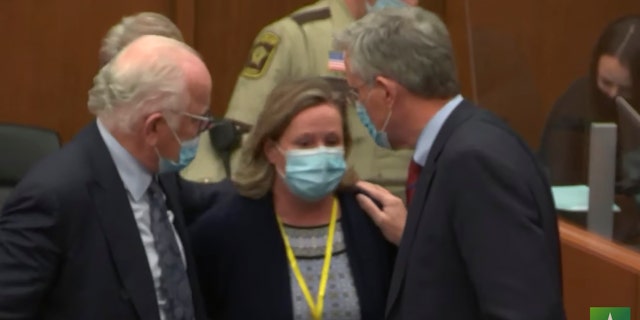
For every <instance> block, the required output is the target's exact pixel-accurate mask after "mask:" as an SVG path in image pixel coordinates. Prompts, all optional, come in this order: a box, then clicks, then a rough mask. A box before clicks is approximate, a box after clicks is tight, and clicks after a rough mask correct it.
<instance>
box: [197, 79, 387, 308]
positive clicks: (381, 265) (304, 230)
mask: <svg viewBox="0 0 640 320" xmlns="http://www.w3.org/2000/svg"><path fill="white" fill-rule="evenodd" d="M340 101H342V100H340V99H336V95H335V92H334V91H333V90H332V88H331V86H330V85H329V84H328V83H327V82H326V81H325V80H323V79H321V78H309V79H303V80H297V81H291V82H287V83H283V84H281V85H279V86H278V87H276V88H275V89H274V90H273V92H272V93H271V94H270V96H269V97H268V99H267V101H266V105H265V108H264V111H263V112H262V114H261V115H260V117H259V118H258V121H257V123H256V125H255V126H254V128H253V131H252V132H251V133H250V136H249V138H248V140H247V141H246V142H245V144H244V150H243V152H244V153H243V163H242V166H241V167H239V168H238V170H237V172H236V175H235V176H234V179H233V183H234V185H235V189H236V190H235V192H233V194H232V195H231V196H230V197H228V198H227V199H225V200H220V202H219V203H218V204H216V205H215V206H214V207H213V208H211V210H210V211H209V212H208V213H206V214H205V215H204V216H203V217H202V218H201V219H200V220H199V221H198V222H197V223H196V225H194V226H193V228H192V243H193V246H194V254H195V257H196V264H197V266H198V270H199V276H200V282H201V288H202V290H203V295H204V297H205V303H206V304H207V308H208V312H209V316H210V317H212V318H213V319H242V320H245V319H278V320H287V319H320V318H322V319H327V320H330V319H334V320H339V319H367V320H369V319H383V318H384V312H385V309H384V306H385V300H386V296H387V291H388V284H389V280H390V275H391V272H392V262H393V259H394V250H395V249H394V246H393V245H391V244H390V243H388V242H387V241H386V240H385V239H384V237H383V235H382V233H381V232H380V230H379V229H378V228H377V227H376V226H375V224H374V223H373V222H372V221H370V220H369V218H368V216H367V214H366V213H365V212H364V211H363V210H362V209H360V207H359V205H358V203H357V202H356V198H355V194H356V193H355V191H354V188H353V187H352V184H353V182H354V180H355V177H354V175H353V173H352V172H351V171H350V170H349V169H347V165H346V163H345V156H346V153H347V152H348V151H349V147H350V146H351V138H350V136H349V130H348V128H347V121H346V119H345V109H344V108H345V105H344V104H345V103H344V101H342V102H340Z"/></svg>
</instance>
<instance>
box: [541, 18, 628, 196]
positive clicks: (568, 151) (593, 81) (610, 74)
mask: <svg viewBox="0 0 640 320" xmlns="http://www.w3.org/2000/svg"><path fill="white" fill-rule="evenodd" d="M617 96H622V97H624V98H625V99H626V100H627V101H629V102H630V103H631V105H633V106H635V108H640V16H638V15H633V16H626V17H622V18H620V19H618V20H616V21H614V22H612V23H611V24H610V25H608V26H607V27H606V28H605V30H604V31H603V33H602V34H601V35H600V37H599V38H598V42H597V43H596V46H595V48H594V51H593V55H592V58H591V66H590V70H589V76H588V77H584V78H581V79H579V80H577V81H576V82H574V83H573V84H572V85H571V86H570V87H569V89H568V90H567V91H566V92H565V93H564V94H563V95H562V96H561V97H560V98H559V99H558V100H557V101H556V103H555V105H554V106H553V109H552V110H551V113H550V114H549V117H548V119H547V123H546V125H545V129H544V132H543V136H542V141H541V144H540V151H539V153H540V157H541V159H542V161H543V162H544V164H545V165H546V167H547V169H548V170H549V175H550V178H551V183H552V185H573V184H587V182H588V164H589V130H590V126H591V123H592V122H613V123H618V112H617V108H616V104H615V102H614V98H615V97H617ZM618 141H620V139H618ZM620 145H621V144H620V143H619V146H620ZM620 154H621V153H620V148H618V161H617V163H618V165H617V172H618V174H617V179H616V181H620V180H622V179H623V173H622V171H623V170H622V168H623V166H622V165H621V163H622V160H621V159H622V157H621V156H620Z"/></svg>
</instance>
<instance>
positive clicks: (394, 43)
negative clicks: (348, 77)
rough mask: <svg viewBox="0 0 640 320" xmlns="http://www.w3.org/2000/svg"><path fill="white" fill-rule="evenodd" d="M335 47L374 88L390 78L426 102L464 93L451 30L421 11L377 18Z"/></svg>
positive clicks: (387, 12)
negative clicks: (381, 78)
mask: <svg viewBox="0 0 640 320" xmlns="http://www.w3.org/2000/svg"><path fill="white" fill-rule="evenodd" d="M334 46H335V47H336V49H337V50H341V51H346V52H347V58H348V59H349V65H350V70H351V71H352V72H353V73H355V74H357V75H358V76H359V77H361V78H362V79H363V80H364V81H366V82H367V83H369V84H371V83H373V81H374V80H375V77H377V76H384V77H387V78H390V79H393V80H395V81H397V82H398V83H399V84H400V85H402V86H403V87H405V88H406V89H407V90H409V91H410V92H412V93H414V94H416V95H419V96H422V97H425V98H448V97H452V96H454V95H456V94H458V93H459V92H460V88H459V84H458V80H457V76H456V66H455V60H454V56H453V49H452V46H451V40H450V39H449V33H448V31H447V28H446V26H445V25H444V23H443V22H442V20H440V18H438V16H437V15H436V14H434V13H431V12H429V11H426V10H424V9H421V8H419V7H404V8H386V9H382V10H379V11H375V12H372V13H370V14H368V15H366V16H364V17H363V18H362V19H360V20H358V21H356V22H354V23H352V24H351V25H350V26H348V27H347V28H346V29H345V30H344V31H342V32H341V33H339V34H337V35H336V36H335V41H334Z"/></svg>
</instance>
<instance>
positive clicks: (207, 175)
mask: <svg viewBox="0 0 640 320" xmlns="http://www.w3.org/2000/svg"><path fill="white" fill-rule="evenodd" d="M407 4H410V5H416V4H417V0H404V1H402V0H378V1H376V0H320V1H318V2H316V3H315V4H312V5H309V6H306V7H304V8H302V9H299V10H297V11H296V12H294V13H292V14H291V15H289V16H287V17H284V18H282V19H280V20H278V21H276V22H274V23H272V24H271V25H269V26H267V27H265V28H264V29H263V30H262V31H261V32H260V33H259V34H258V36H257V37H256V39H255V41H254V43H253V47H252V51H251V53H250V55H249V58H248V61H247V63H246V65H245V67H244V69H243V71H242V74H241V75H240V77H239V78H238V81H237V83H236V86H235V90H234V92H233V94H232V97H231V101H230V103H229V107H228V110H227V113H226V115H225V118H227V119H231V120H236V121H239V122H241V123H245V124H248V125H253V124H254V123H255V122H256V119H257V117H258V116H259V114H260V112H261V111H262V108H263V104H264V101H265V99H266V97H267V95H268V94H269V93H270V92H271V90H272V89H273V88H274V87H275V85H276V84H277V83H279V82H280V81H282V80H283V79H286V78H289V77H303V76H334V77H339V78H343V71H339V70H332V69H331V68H330V67H329V53H330V52H331V51H332V45H333V34H335V33H336V32H337V31H340V30H342V29H343V28H344V27H346V26H347V25H348V24H349V23H350V22H352V21H353V20H354V17H355V18H360V17H362V16H364V15H365V14H366V13H367V11H369V10H372V9H373V10H375V9H376V8H381V7H385V6H397V5H407ZM334 69H335V68H334ZM348 110H349V112H348V117H349V125H350V129H351V133H352V136H353V147H352V149H351V154H350V156H349V158H348V162H349V164H350V165H351V166H353V167H354V168H355V170H356V172H357V173H358V175H359V176H360V178H361V179H363V180H367V181H371V182H374V183H377V184H380V185H382V186H384V187H386V188H387V189H389V190H390V191H392V192H393V193H394V194H396V195H397V196H400V197H402V198H404V189H405V188H404V187H405V181H406V178H407V168H408V164H409V162H410V160H411V156H412V154H413V151H411V150H406V151H390V150H386V149H382V148H380V147H378V146H376V145H375V143H374V141H373V139H372V138H371V137H370V136H369V134H368V133H367V130H366V129H365V127H364V126H363V125H362V124H361V123H360V121H359V120H358V116H357V115H356V113H355V108H348ZM245 136H246V135H245ZM214 139H217V138H216V135H214ZM214 142H215V141H214ZM239 155H240V152H237V151H236V152H233V153H232V155H231V160H230V164H231V172H233V168H234V164H236V163H237V161H238V159H239ZM182 175H183V176H184V177H185V178H186V179H189V180H194V181H205V182H207V181H208V182H216V181H220V180H222V179H224V178H225V177H226V172H225V166H224V165H223V162H222V160H221V157H220V156H219V152H216V151H214V149H213V147H212V146H211V139H210V135H209V134H207V133H206V132H205V133H204V134H203V136H202V137H201V138H200V146H199V148H198V154H197V155H196V158H195V159H194V160H193V162H192V163H191V165H190V166H189V167H187V168H185V169H184V170H183V171H182Z"/></svg>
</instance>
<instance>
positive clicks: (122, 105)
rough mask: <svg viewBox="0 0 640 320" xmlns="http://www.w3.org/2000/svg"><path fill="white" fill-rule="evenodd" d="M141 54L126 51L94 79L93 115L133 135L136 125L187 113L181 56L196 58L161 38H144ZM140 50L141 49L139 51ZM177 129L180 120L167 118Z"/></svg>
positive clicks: (185, 47) (90, 105)
mask: <svg viewBox="0 0 640 320" xmlns="http://www.w3.org/2000/svg"><path fill="white" fill-rule="evenodd" d="M137 41H144V45H139V46H137V47H143V48H142V49H141V51H142V52H141V54H137V55H134V54H127V53H128V52H127V49H128V48H129V47H125V49H123V50H122V51H121V52H120V53H118V55H116V57H115V58H114V59H113V60H112V61H110V62H109V63H108V64H107V65H105V66H104V67H102V69H100V71H99V72H98V74H97V75H96V76H95V77H94V79H93V87H92V88H91V90H89V101H88V104H87V105H88V108H89V111H90V112H91V113H93V114H95V115H96V116H98V118H100V119H101V120H102V121H104V122H105V124H107V125H109V126H111V127H115V128H117V129H121V130H124V131H128V132H130V131H131V130H132V129H133V126H134V124H135V123H136V122H137V121H138V120H140V119H141V118H143V117H146V116H147V115H149V114H151V113H155V112H165V111H172V110H173V111H176V112H180V111H183V110H184V109H185V108H186V106H187V105H188V104H189V101H190V100H189V99H190V95H189V94H188V91H187V89H186V78H185V74H184V69H183V66H182V61H181V60H180V59H179V57H180V56H179V52H180V51H181V50H183V51H184V50H186V51H187V52H189V53H193V54H194V55H196V54H195V51H194V50H193V49H191V48H190V47H189V46H188V45H186V44H184V43H182V42H179V41H176V40H173V39H169V38H165V37H161V36H143V37H141V38H140V39H139V40H136V41H134V42H133V43H136V42H137ZM137 49H139V48H137ZM167 121H169V125H170V126H172V127H173V128H176V126H177V122H178V117H167Z"/></svg>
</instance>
